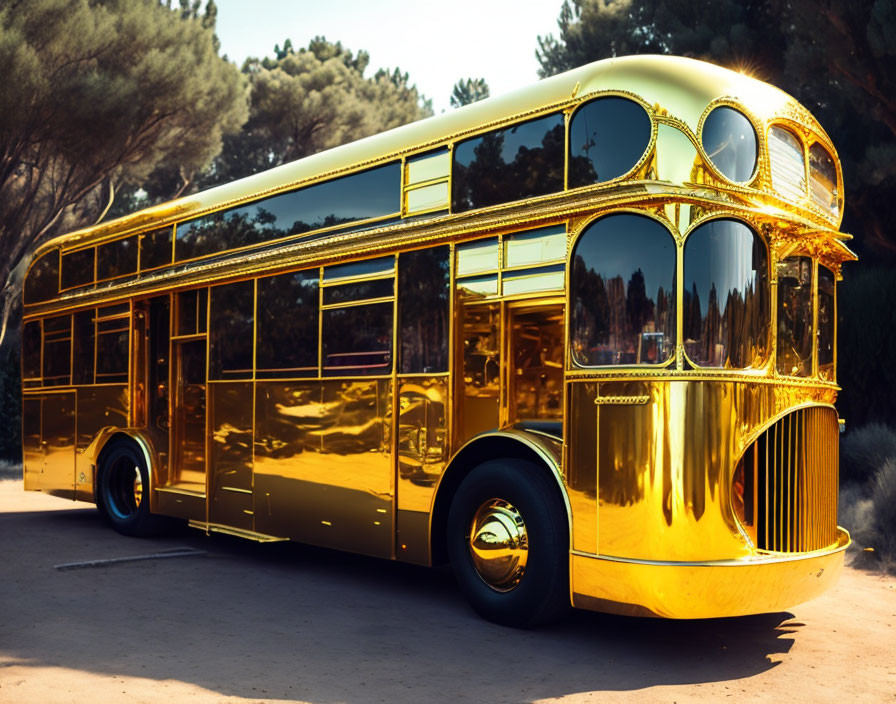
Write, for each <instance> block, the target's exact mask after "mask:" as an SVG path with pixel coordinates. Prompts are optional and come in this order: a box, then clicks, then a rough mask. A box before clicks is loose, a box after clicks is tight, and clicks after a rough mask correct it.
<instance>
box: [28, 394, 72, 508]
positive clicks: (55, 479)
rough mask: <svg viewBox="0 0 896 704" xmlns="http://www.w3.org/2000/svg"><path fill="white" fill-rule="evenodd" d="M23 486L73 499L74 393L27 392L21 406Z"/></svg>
mask: <svg viewBox="0 0 896 704" xmlns="http://www.w3.org/2000/svg"><path fill="white" fill-rule="evenodd" d="M23 411H24V416H23V419H22V420H23V431H24V448H23V449H24V460H25V470H24V474H25V489H26V490H37V491H43V492H46V493H48V494H52V495H53V496H60V497H62V498H66V499H74V498H75V392H74V391H62V392H45V393H42V394H35V395H31V394H29V395H27V396H26V397H25V405H24V408H23Z"/></svg>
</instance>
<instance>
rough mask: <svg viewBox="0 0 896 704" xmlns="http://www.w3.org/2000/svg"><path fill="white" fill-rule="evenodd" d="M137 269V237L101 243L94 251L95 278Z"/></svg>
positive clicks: (123, 273) (110, 276)
mask: <svg viewBox="0 0 896 704" xmlns="http://www.w3.org/2000/svg"><path fill="white" fill-rule="evenodd" d="M136 271H137V238H136V237H128V238H126V239H123V240H118V241H117V242H109V243H108V244H101V245H100V246H99V247H97V251H96V278H97V281H102V280H103V279H113V278H115V277H116V276H125V275H126V274H133V273H135V272H136Z"/></svg>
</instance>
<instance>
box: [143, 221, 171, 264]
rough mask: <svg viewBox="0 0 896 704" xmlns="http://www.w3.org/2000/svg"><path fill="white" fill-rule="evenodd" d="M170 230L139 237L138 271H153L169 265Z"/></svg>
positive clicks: (166, 229)
mask: <svg viewBox="0 0 896 704" xmlns="http://www.w3.org/2000/svg"><path fill="white" fill-rule="evenodd" d="M171 254H172V252H171V228H170V227H166V228H165V229H164V230H156V231H155V232H148V233H147V234H145V235H142V236H141V237H140V269H141V270H142V269H154V268H156V267H158V266H165V265H166V264H170V263H171Z"/></svg>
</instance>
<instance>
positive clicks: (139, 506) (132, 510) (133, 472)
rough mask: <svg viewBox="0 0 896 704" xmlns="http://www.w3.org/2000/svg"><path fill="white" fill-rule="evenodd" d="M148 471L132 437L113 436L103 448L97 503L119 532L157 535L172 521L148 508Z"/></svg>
mask: <svg viewBox="0 0 896 704" xmlns="http://www.w3.org/2000/svg"><path fill="white" fill-rule="evenodd" d="M148 491H149V471H148V469H147V466H146V460H145V459H144V456H143V452H141V450H140V448H139V447H137V445H136V444H135V443H134V442H133V441H129V440H114V441H112V443H110V444H109V445H108V446H107V447H106V449H105V450H103V455H102V460H101V462H100V478H99V497H98V501H97V505H98V506H99V507H100V508H101V510H102V512H103V515H104V516H105V517H106V520H108V521H109V523H111V524H112V527H113V528H115V530H117V531H118V532H119V533H122V534H123V535H132V536H137V537H144V536H151V535H158V534H159V533H161V532H163V531H164V530H165V529H166V528H167V527H168V525H169V523H168V521H167V520H166V519H165V518H164V517H162V516H155V515H153V514H151V513H150V512H149V495H148Z"/></svg>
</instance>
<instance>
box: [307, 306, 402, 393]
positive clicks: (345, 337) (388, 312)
mask: <svg viewBox="0 0 896 704" xmlns="http://www.w3.org/2000/svg"><path fill="white" fill-rule="evenodd" d="M323 316H324V319H323V336H324V339H323V355H324V360H323V367H324V369H323V371H324V375H325V376H362V375H370V374H388V373H390V372H391V371H392V303H391V302H390V303H373V304H370V305H359V306H354V307H351V308H335V309H329V310H325V311H323Z"/></svg>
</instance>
